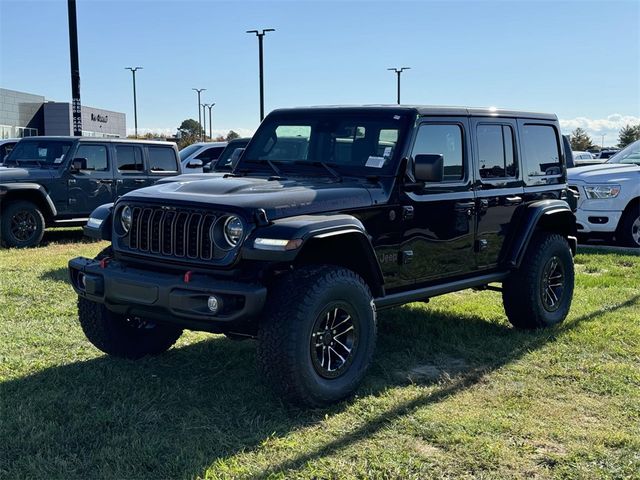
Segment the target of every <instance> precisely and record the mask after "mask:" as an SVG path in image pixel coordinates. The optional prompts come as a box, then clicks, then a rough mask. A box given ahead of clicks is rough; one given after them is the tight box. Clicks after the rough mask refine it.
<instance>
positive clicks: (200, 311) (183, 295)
mask: <svg viewBox="0 0 640 480" xmlns="http://www.w3.org/2000/svg"><path fill="white" fill-rule="evenodd" d="M69 277H70V281H71V285H72V286H73V288H74V290H75V291H76V293H77V294H78V295H79V296H81V297H84V298H86V299H87V300H90V301H92V302H96V303H101V304H103V305H105V306H106V307H107V309H109V310H110V311H112V312H114V313H117V314H120V315H128V316H140V317H146V318H153V319H155V320H159V321H166V322H171V323H177V324H180V325H182V326H184V327H185V328H188V329H192V330H203V331H209V332H223V331H226V330H229V329H230V328H235V327H237V326H238V325H241V324H244V323H246V322H248V321H250V320H251V319H254V318H255V317H256V316H257V315H258V314H259V313H260V312H261V311H262V307H263V306H264V303H265V300H266V297H267V289H266V287H264V286H263V285H259V284H253V283H242V282H235V281H227V280H221V279H219V278H215V277H213V276H210V275H205V274H200V273H194V274H189V275H187V276H185V275H181V274H172V273H163V272H156V271H150V270H143V269H140V268H133V267H131V266H128V265H127V266H125V265H123V264H122V263H120V262H118V261H116V260H110V261H108V262H100V261H98V260H92V259H89V258H83V257H77V258H74V259H72V260H70V261H69ZM212 295H215V296H216V297H217V298H218V299H219V300H220V304H221V307H220V308H219V310H218V312H217V313H216V314H215V315H214V314H212V313H211V311H210V310H209V308H208V305H207V301H208V298H209V297H210V296H212Z"/></svg>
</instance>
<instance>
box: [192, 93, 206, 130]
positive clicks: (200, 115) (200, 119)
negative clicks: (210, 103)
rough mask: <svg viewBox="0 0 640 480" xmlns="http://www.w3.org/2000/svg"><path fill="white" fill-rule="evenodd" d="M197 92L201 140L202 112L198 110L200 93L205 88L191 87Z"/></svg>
mask: <svg viewBox="0 0 640 480" xmlns="http://www.w3.org/2000/svg"><path fill="white" fill-rule="evenodd" d="M191 90H195V91H196V92H197V93H198V123H199V124H200V140H202V112H201V111H200V93H201V92H204V91H205V90H206V88H192V89H191Z"/></svg>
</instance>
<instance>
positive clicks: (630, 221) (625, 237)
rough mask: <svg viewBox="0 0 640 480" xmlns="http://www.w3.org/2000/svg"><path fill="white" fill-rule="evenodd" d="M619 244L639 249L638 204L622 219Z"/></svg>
mask: <svg viewBox="0 0 640 480" xmlns="http://www.w3.org/2000/svg"><path fill="white" fill-rule="evenodd" d="M618 236H619V237H620V242H621V243H622V244H623V245H625V246H627V247H640V204H637V205H635V206H634V207H631V208H630V209H629V210H628V211H627V212H626V213H625V215H624V217H623V218H622V222H621V228H620V231H619V235H618Z"/></svg>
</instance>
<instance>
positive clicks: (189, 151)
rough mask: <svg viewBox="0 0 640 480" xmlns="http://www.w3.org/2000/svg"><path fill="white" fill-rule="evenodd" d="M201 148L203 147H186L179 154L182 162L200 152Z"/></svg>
mask: <svg viewBox="0 0 640 480" xmlns="http://www.w3.org/2000/svg"><path fill="white" fill-rule="evenodd" d="M201 146H202V145H189V146H188V147H184V148H183V149H182V150H180V151H179V152H178V155H180V160H184V159H185V158H187V157H188V156H189V155H191V154H192V153H193V152H195V151H196V150H198V149H199V148H200V147H201Z"/></svg>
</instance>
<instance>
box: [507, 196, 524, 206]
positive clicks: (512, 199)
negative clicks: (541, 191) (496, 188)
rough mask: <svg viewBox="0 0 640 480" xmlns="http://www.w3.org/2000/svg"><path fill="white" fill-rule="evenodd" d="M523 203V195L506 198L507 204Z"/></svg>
mask: <svg viewBox="0 0 640 480" xmlns="http://www.w3.org/2000/svg"><path fill="white" fill-rule="evenodd" d="M521 203H522V197H518V196H515V197H506V198H505V199H504V204H505V205H520V204H521Z"/></svg>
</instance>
